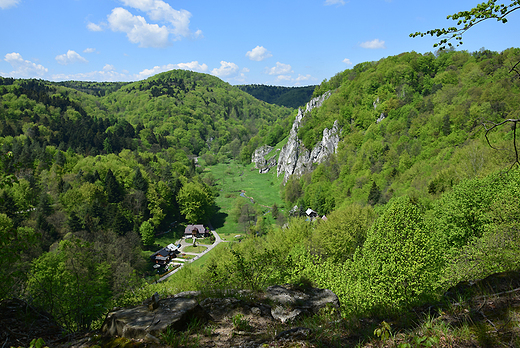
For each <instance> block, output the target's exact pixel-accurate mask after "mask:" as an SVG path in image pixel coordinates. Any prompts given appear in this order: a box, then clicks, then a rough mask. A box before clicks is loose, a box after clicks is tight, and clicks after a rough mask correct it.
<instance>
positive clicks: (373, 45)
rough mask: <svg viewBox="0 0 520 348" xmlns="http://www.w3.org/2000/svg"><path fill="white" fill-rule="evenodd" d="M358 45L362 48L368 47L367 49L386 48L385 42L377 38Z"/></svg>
mask: <svg viewBox="0 0 520 348" xmlns="http://www.w3.org/2000/svg"><path fill="white" fill-rule="evenodd" d="M360 46H361V47H363V48H368V49H377V48H386V46H385V42H384V41H381V40H379V39H374V40H372V41H365V42H362V43H361V44H360Z"/></svg>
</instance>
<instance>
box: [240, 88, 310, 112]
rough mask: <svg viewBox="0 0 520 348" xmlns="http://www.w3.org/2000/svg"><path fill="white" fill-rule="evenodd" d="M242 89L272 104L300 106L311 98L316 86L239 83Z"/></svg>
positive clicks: (290, 106)
mask: <svg viewBox="0 0 520 348" xmlns="http://www.w3.org/2000/svg"><path fill="white" fill-rule="evenodd" d="M237 87H238V88H240V90H242V91H244V92H246V93H249V94H251V95H252V96H253V97H255V98H257V99H260V100H263V101H265V102H267V103H270V104H276V105H280V106H286V107H289V108H298V107H300V106H303V105H305V104H306V103H307V102H308V101H309V100H310V99H311V96H312V94H313V92H314V89H315V88H316V86H305V87H283V86H266V85H238V86H237Z"/></svg>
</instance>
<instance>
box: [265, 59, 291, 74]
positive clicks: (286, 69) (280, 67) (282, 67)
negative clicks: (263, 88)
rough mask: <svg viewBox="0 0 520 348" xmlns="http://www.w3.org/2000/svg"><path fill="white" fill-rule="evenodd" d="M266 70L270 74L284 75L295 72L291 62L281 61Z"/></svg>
mask: <svg viewBox="0 0 520 348" xmlns="http://www.w3.org/2000/svg"><path fill="white" fill-rule="evenodd" d="M266 70H267V73H268V74H269V75H283V74H288V73H292V72H293V71H292V68H291V66H290V65H289V64H283V63H280V62H276V66H274V67H272V68H266Z"/></svg>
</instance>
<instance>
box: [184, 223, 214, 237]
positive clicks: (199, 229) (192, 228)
mask: <svg viewBox="0 0 520 348" xmlns="http://www.w3.org/2000/svg"><path fill="white" fill-rule="evenodd" d="M210 235H211V232H210V230H209V229H208V228H206V227H204V225H188V226H186V228H185V229H184V238H192V237H193V238H204V237H209V236H210Z"/></svg>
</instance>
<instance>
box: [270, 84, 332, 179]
mask: <svg viewBox="0 0 520 348" xmlns="http://www.w3.org/2000/svg"><path fill="white" fill-rule="evenodd" d="M331 94H332V92H330V91H329V92H327V93H325V94H323V95H322V96H321V97H317V98H314V99H312V100H311V101H310V102H309V103H307V105H306V107H305V110H303V109H298V115H297V116H296V119H295V120H294V123H293V125H292V128H291V132H290V134H289V139H288V141H287V144H285V146H284V147H283V148H282V150H281V151H280V156H279V157H278V167H277V175H278V176H280V175H281V174H283V175H284V180H283V182H284V183H285V182H287V179H288V178H289V176H291V175H296V176H301V175H302V174H304V173H305V172H307V171H310V170H311V168H312V165H313V164H314V163H321V162H323V161H324V160H325V159H326V158H327V157H328V156H329V155H330V154H333V153H335V152H336V149H337V147H338V143H339V135H340V130H339V129H338V122H337V121H336V122H334V125H333V127H332V128H331V129H327V128H325V129H324V130H323V137H322V140H321V141H319V142H318V143H317V144H316V146H315V147H314V148H313V149H312V150H311V151H310V150H308V149H306V148H305V146H303V143H302V141H301V140H300V139H299V138H298V129H299V128H300V125H301V124H302V120H303V118H304V117H305V115H306V114H307V113H309V112H310V111H311V110H312V109H314V108H318V107H320V106H321V105H322V104H323V102H324V101H325V100H327V99H328V98H329V97H330V95H331Z"/></svg>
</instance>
